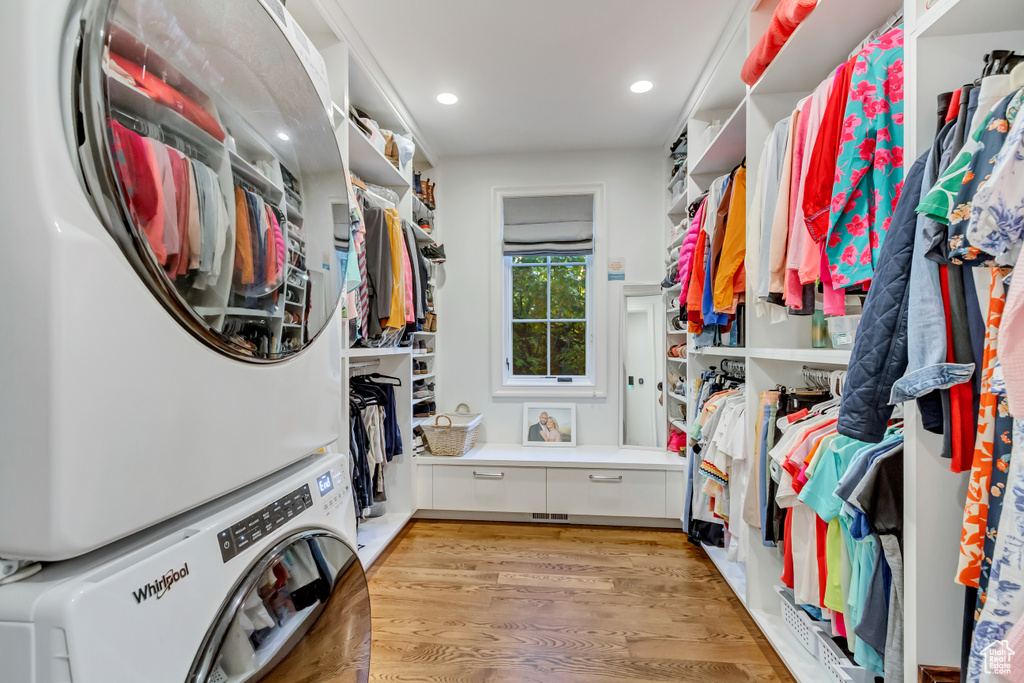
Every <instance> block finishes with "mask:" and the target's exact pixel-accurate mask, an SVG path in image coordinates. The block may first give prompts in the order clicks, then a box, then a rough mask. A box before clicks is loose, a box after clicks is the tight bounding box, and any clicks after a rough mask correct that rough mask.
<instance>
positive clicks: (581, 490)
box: [548, 467, 665, 518]
mask: <svg viewBox="0 0 1024 683" xmlns="http://www.w3.org/2000/svg"><path fill="white" fill-rule="evenodd" d="M548 512H550V513H552V514H569V515H601V516H604V517H657V518H664V517H665V471H664V470H592V469H570V468H557V467H553V468H549V469H548Z"/></svg>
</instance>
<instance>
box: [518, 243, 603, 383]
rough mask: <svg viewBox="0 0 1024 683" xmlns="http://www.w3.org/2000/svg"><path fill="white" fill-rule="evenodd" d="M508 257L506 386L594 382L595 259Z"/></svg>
mask: <svg viewBox="0 0 1024 683" xmlns="http://www.w3.org/2000/svg"><path fill="white" fill-rule="evenodd" d="M504 258H505V287H504V292H505V296H504V298H505V302H504V309H505V320H504V326H503V327H504V330H505V344H504V347H505V364H504V365H505V368H504V379H505V381H504V383H505V384H506V385H533V386H537V385H540V386H543V385H565V384H583V385H592V384H594V375H593V365H594V363H593V355H594V354H593V334H592V329H591V319H592V316H591V291H592V289H593V288H592V286H591V276H592V272H591V271H592V261H593V256H592V255H590V254H584V255H558V254H546V255H533V256H509V255H506V256H505V257H504Z"/></svg>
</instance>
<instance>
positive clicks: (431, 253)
mask: <svg viewBox="0 0 1024 683" xmlns="http://www.w3.org/2000/svg"><path fill="white" fill-rule="evenodd" d="M420 251H421V252H423V256H424V257H425V258H426V259H427V260H428V261H432V262H434V263H444V262H445V260H446V259H447V258H448V257H447V256H445V254H444V245H443V244H428V245H427V246H425V247H423V249H421V250H420Z"/></svg>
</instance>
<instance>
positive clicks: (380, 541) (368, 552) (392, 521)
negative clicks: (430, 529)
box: [356, 512, 412, 567]
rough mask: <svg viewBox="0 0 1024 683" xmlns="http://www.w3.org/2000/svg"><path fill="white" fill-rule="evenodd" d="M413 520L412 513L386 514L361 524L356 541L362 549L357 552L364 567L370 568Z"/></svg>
mask: <svg viewBox="0 0 1024 683" xmlns="http://www.w3.org/2000/svg"><path fill="white" fill-rule="evenodd" d="M411 518H412V512H385V513H384V514H383V515H381V516H380V517H371V518H370V519H367V520H366V521H364V522H361V523H360V524H359V529H358V532H357V533H356V540H357V541H358V543H359V545H361V546H362V547H361V548H359V550H357V551H356V554H358V555H359V561H360V562H362V563H363V567H369V566H370V564H372V563H373V561H374V560H376V559H377V558H378V557H380V554H381V553H382V552H384V549H385V548H386V547H388V544H389V543H391V541H392V540H393V539H394V538H395V536H397V535H398V532H399V531H401V530H402V528H403V527H404V526H405V525H406V523H407V522H408V521H409V520H410V519H411Z"/></svg>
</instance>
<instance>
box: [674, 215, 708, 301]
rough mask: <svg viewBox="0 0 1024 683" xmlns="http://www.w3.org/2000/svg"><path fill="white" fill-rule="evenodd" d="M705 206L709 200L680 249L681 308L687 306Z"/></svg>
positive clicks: (691, 223) (688, 231)
mask: <svg viewBox="0 0 1024 683" xmlns="http://www.w3.org/2000/svg"><path fill="white" fill-rule="evenodd" d="M705 204H707V199H705V200H704V201H703V202H701V205H700V208H698V209H697V213H696V214H694V216H693V219H692V220H690V227H689V228H687V230H686V237H684V238H683V244H682V246H681V247H680V248H679V284H681V285H682V291H681V292H679V305H680V306H685V305H686V295H687V293H688V291H689V289H690V273H691V272H692V271H693V252H694V250H695V249H696V248H697V234H698V233H699V232H700V222H701V219H702V218H703V217H704V205H705Z"/></svg>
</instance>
